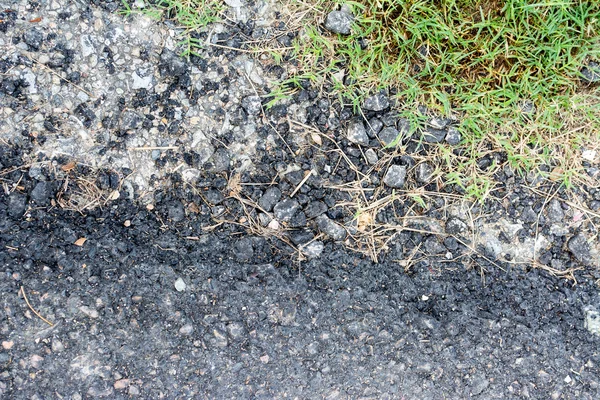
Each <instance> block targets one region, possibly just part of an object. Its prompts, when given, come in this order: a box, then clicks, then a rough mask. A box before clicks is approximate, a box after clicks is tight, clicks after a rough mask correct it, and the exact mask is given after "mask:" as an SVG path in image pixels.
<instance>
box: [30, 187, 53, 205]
mask: <svg viewBox="0 0 600 400" xmlns="http://www.w3.org/2000/svg"><path fill="white" fill-rule="evenodd" d="M51 196H52V187H51V186H50V183H48V182H38V184H37V185H35V187H34V188H33V190H32V191H31V200H33V201H35V202H36V203H37V204H41V205H46V204H48V203H49V202H50V197H51Z"/></svg>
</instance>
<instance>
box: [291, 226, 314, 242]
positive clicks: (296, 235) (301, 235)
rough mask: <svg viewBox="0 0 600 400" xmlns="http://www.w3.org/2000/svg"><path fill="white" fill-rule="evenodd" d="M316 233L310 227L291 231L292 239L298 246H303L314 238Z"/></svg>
mask: <svg viewBox="0 0 600 400" xmlns="http://www.w3.org/2000/svg"><path fill="white" fill-rule="evenodd" d="M314 237H315V235H313V233H312V232H311V231H310V230H309V229H301V230H298V231H292V232H291V233H290V239H292V242H293V243H294V244H295V245H296V246H301V245H303V244H306V243H308V242H310V241H311V240H313V239H314Z"/></svg>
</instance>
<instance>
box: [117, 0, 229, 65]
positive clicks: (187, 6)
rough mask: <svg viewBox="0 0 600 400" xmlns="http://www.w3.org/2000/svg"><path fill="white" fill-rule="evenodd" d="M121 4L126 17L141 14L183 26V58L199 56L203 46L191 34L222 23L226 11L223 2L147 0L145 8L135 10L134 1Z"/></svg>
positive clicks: (212, 0) (123, 0)
mask: <svg viewBox="0 0 600 400" xmlns="http://www.w3.org/2000/svg"><path fill="white" fill-rule="evenodd" d="M121 3H122V5H123V7H122V9H121V13H122V14H123V15H125V16H129V15H131V14H133V13H141V14H144V15H146V16H149V17H151V18H153V19H163V18H164V19H169V20H172V21H174V22H176V23H177V24H178V25H179V26H181V27H182V28H183V29H184V32H183V33H182V40H181V42H180V43H179V45H180V46H182V48H183V53H182V55H183V56H190V55H192V54H196V55H197V51H198V49H200V48H202V46H203V45H202V43H201V41H199V40H198V39H196V38H194V37H192V36H191V35H190V34H191V33H193V32H197V31H200V30H202V29H205V28H206V27H207V26H208V25H210V24H212V23H214V22H218V21H220V19H221V18H220V15H221V13H222V12H223V10H224V9H225V6H224V4H223V1H221V0H154V1H148V0H146V1H145V6H144V7H143V8H134V6H133V5H134V4H135V3H134V1H133V0H121Z"/></svg>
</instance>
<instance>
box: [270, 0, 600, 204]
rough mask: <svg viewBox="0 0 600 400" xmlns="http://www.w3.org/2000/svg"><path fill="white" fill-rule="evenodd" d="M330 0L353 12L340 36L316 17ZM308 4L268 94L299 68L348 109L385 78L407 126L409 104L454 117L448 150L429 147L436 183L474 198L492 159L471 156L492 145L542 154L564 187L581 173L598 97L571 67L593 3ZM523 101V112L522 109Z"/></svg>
mask: <svg viewBox="0 0 600 400" xmlns="http://www.w3.org/2000/svg"><path fill="white" fill-rule="evenodd" d="M341 4H346V5H351V6H352V8H353V12H354V15H355V16H356V18H355V23H354V26H353V29H352V33H351V34H350V35H348V36H343V35H336V34H331V33H329V32H327V31H325V30H324V29H322V28H321V27H320V26H321V23H322V22H323V21H324V19H325V17H326V15H327V13H328V12H329V11H331V10H333V9H337V8H338V7H339V6H340V5H341ZM298 5H299V8H298V10H300V11H302V10H305V9H306V7H307V5H306V3H304V2H302V3H298ZM310 7H311V9H312V11H311V12H310V13H309V14H310V15H312V18H313V19H314V20H315V21H316V22H317V23H315V24H311V23H307V24H306V28H305V29H304V31H303V32H302V33H301V35H300V36H299V38H298V40H297V41H296V43H295V47H294V50H293V51H292V57H293V58H294V59H295V60H296V61H297V70H296V73H295V74H294V75H293V76H292V77H291V78H290V79H288V81H287V82H284V84H283V85H282V86H281V87H280V88H279V91H278V92H277V97H284V96H285V95H286V94H289V93H290V92H292V91H293V90H294V88H295V85H297V84H298V83H299V82H300V81H301V80H303V79H308V80H311V81H314V82H316V83H319V84H322V82H323V81H324V80H327V81H329V82H331V84H332V86H333V92H334V93H333V94H335V95H337V96H339V97H340V98H342V99H345V102H346V103H350V104H353V105H354V106H355V108H356V109H358V107H359V106H360V104H361V103H362V100H363V99H364V98H365V97H366V95H368V94H369V93H372V92H374V91H376V90H378V89H382V88H383V89H390V88H393V89H394V91H396V93H397V95H396V96H397V98H398V100H399V104H400V107H401V113H402V114H403V115H404V116H405V117H407V118H409V119H411V120H413V122H415V124H414V125H416V122H418V121H416V119H417V118H418V117H417V116H418V115H419V113H418V111H417V106H418V105H425V106H427V107H428V108H429V109H430V110H434V112H435V113H437V114H441V115H445V116H454V117H458V118H459V119H460V121H461V126H460V130H461V133H462V136H463V142H462V144H461V146H460V151H458V152H457V151H453V150H452V149H449V148H447V147H445V146H442V145H440V146H439V147H438V148H437V149H435V150H434V153H435V154H434V157H435V158H436V159H437V160H438V161H441V162H443V163H444V164H445V169H446V182H449V183H457V184H459V185H461V186H462V187H464V188H465V189H466V191H467V194H469V195H471V196H473V197H476V198H483V197H485V196H486V195H487V194H488V193H489V192H490V190H491V189H492V188H493V186H494V182H493V179H492V178H491V176H492V173H493V172H494V171H495V170H496V168H498V167H500V164H498V163H494V164H492V166H489V167H487V168H486V170H485V171H484V170H482V169H481V168H480V164H478V162H479V161H480V160H481V159H482V158H483V157H485V156H486V155H487V156H489V155H490V154H492V153H495V152H502V153H503V154H504V155H505V158H506V161H507V162H508V163H509V165H510V166H511V167H513V168H516V169H517V170H520V171H531V170H536V169H538V168H539V167H541V166H543V165H545V166H546V171H547V175H548V176H549V177H550V178H551V179H553V180H561V181H562V182H563V183H565V184H566V185H567V186H569V185H571V184H572V183H573V182H574V181H578V180H582V179H584V178H585V177H584V173H583V172H582V169H581V162H580V161H581V149H582V148H583V147H585V146H591V148H597V146H598V139H599V136H598V132H600V106H599V104H600V102H599V101H598V100H599V97H598V91H597V88H596V87H591V86H589V85H586V84H585V83H584V82H582V80H581V68H582V66H584V65H586V63H587V62H589V61H591V60H598V59H599V58H600V2H596V1H583V0H573V1H568V0H505V1H500V0H488V1H481V0H445V1H433V0H361V1H354V2H347V1H328V0H316V1H313V2H312V4H311V5H310ZM526 105H529V106H531V105H533V106H534V107H535V111H534V112H531V113H529V114H527V113H524V112H523V108H524V107H526ZM588 148H589V147H588ZM548 166H549V168H548Z"/></svg>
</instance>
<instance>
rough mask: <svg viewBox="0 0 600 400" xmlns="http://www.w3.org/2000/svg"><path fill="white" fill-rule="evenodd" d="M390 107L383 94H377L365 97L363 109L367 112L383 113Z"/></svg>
mask: <svg viewBox="0 0 600 400" xmlns="http://www.w3.org/2000/svg"><path fill="white" fill-rule="evenodd" d="M389 106H390V101H389V99H388V97H387V96H386V95H385V93H377V94H375V95H373V96H370V97H367V99H366V100H365V102H364V104H363V108H364V109H365V110H368V111H383V110H385V109H386V108H388V107H389Z"/></svg>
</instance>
